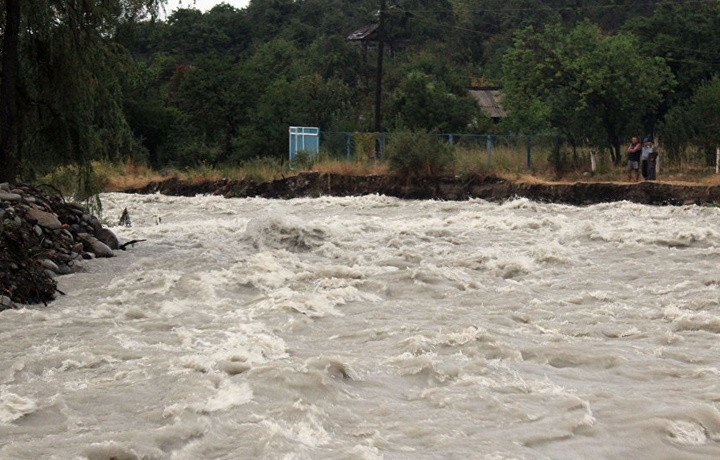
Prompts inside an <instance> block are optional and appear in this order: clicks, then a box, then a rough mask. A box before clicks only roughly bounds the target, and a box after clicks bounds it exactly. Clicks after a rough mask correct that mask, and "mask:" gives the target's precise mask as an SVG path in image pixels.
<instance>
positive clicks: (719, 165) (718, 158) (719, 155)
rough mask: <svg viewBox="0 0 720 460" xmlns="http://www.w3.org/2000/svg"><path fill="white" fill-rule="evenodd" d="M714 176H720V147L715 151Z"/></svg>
mask: <svg viewBox="0 0 720 460" xmlns="http://www.w3.org/2000/svg"><path fill="white" fill-rule="evenodd" d="M715 174H720V146H719V147H718V148H717V149H716V150H715Z"/></svg>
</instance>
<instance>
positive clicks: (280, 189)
mask: <svg viewBox="0 0 720 460" xmlns="http://www.w3.org/2000/svg"><path fill="white" fill-rule="evenodd" d="M128 192H134V193H162V194H166V195H179V196H194V195H197V194H207V195H222V196H225V197H227V198H239V197H264V198H280V199H287V198H296V197H304V196H310V197H317V196H322V195H332V196H357V195H372V194H379V195H387V196H394V197H398V198H403V199H437V200H467V199H470V198H481V199H485V200H489V201H503V200H507V199H512V198H515V197H525V198H528V199H531V200H534V201H541V202H553V203H564V204H571V205H589V204H597V203H606V202H613V201H631V202H634V203H642V204H650V205H688V204H696V205H709V204H720V186H701V185H676V184H666V183H661V182H640V183H635V184H628V183H607V182H578V183H573V184H557V183H539V184H538V183H525V182H516V181H508V180H504V179H501V178H498V177H494V176H485V177H481V176H467V177H432V178H424V179H416V180H412V181H410V180H407V181H405V180H402V179H398V178H396V177H391V176H345V175H340V174H321V173H314V172H313V173H301V174H298V175H296V176H292V177H287V178H284V179H279V180H275V181H272V182H264V183H253V182H248V181H231V180H219V181H209V182H202V183H197V184H190V183H186V182H183V181H181V180H178V179H174V178H173V179H168V180H165V181H162V182H151V183H150V184H148V185H147V186H145V187H142V188H139V189H133V190H128Z"/></svg>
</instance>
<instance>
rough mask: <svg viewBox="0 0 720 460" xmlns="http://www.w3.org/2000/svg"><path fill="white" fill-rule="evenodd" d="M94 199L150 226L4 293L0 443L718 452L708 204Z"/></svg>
mask: <svg viewBox="0 0 720 460" xmlns="http://www.w3.org/2000/svg"><path fill="white" fill-rule="evenodd" d="M103 201H104V213H105V218H106V219H108V220H109V221H110V222H112V221H113V219H116V218H118V217H119V216H120V213H121V212H122V210H123V209H124V208H128V210H129V212H130V215H131V219H132V222H133V226H132V227H129V228H126V227H113V230H115V231H116V232H117V234H118V236H119V238H120V240H121V241H128V240H131V239H145V240H146V241H144V242H142V243H138V244H136V245H135V246H134V247H131V248H128V250H127V251H118V252H117V257H115V258H112V259H102V260H93V261H89V262H88V263H85V264H83V271H81V272H79V273H76V274H73V275H69V276H64V277H61V278H59V281H60V283H61V286H60V288H61V290H63V291H64V292H66V293H67V295H66V296H61V297H59V298H58V300H57V301H56V302H54V303H52V304H51V305H50V306H48V307H47V308H45V307H28V308H25V309H22V310H16V311H6V312H2V313H0V343H2V344H3V347H2V350H0V389H1V390H0V457H2V458H8V459H24V458H110V457H117V458H158V459H164V458H176V459H189V458H228V459H230V458H418V457H422V458H523V459H535V458H574V457H582V458H598V459H600V458H602V459H605V458H658V457H659V456H665V457H666V458H686V457H692V456H693V455H694V456H696V457H699V458H702V457H705V458H714V457H717V456H720V447H718V446H719V444H718V442H719V441H720V422H719V420H720V417H718V415H717V408H716V401H719V400H720V390H719V389H718V386H717V377H718V375H720V358H718V357H719V356H720V344H719V342H718V341H717V335H718V333H720V276H718V274H717V267H718V265H719V264H720V243H719V242H720V233H719V231H718V228H720V210H718V209H715V208H702V207H696V206H688V207H648V206H642V205H637V204H633V203H628V202H621V203H608V204H600V205H593V206H587V207H572V206H564V205H549V204H542V203H535V202H532V201H529V200H527V199H515V200H509V201H506V202H504V203H502V204H494V203H489V202H486V201H483V200H469V201H465V202H434V201H403V200H398V199H396V198H391V197H385V196H378V195H375V196H366V197H341V198H334V197H322V198H319V199H313V198H301V199H294V200H286V201H272V200H265V199H260V198H251V199H233V200H226V199H223V198H221V197H214V196H198V197H193V198H183V197H164V196H161V195H150V196H138V195H123V194H107V195H104V196H103ZM8 440H12V442H10V441H8Z"/></svg>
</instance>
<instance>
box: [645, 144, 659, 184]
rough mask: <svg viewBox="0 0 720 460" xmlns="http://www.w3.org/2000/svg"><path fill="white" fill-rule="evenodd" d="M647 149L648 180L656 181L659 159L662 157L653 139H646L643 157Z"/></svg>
mask: <svg viewBox="0 0 720 460" xmlns="http://www.w3.org/2000/svg"><path fill="white" fill-rule="evenodd" d="M646 149H647V180H655V177H656V174H657V158H658V156H659V155H660V152H658V149H657V147H655V146H654V145H653V141H652V139H649V138H647V137H646V138H645V146H644V147H643V155H644V154H645V150H646Z"/></svg>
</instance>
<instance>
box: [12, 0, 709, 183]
mask: <svg viewBox="0 0 720 460" xmlns="http://www.w3.org/2000/svg"><path fill="white" fill-rule="evenodd" d="M159 3H162V1H161V0H39V1H38V0H32V1H31V0H4V4H3V8H2V10H0V21H1V22H2V24H3V27H2V28H0V40H1V41H0V42H1V43H2V49H1V51H2V62H1V65H2V74H0V76H1V77H2V79H1V80H0V100H1V103H0V108H1V109H2V110H1V111H0V128H2V129H1V130H0V141H1V145H0V181H1V180H12V179H15V178H17V177H20V178H23V179H27V178H30V177H32V176H33V175H37V174H40V173H43V172H44V171H46V170H48V169H49V168H53V167H55V166H56V165H58V164H62V163H71V162H80V163H82V162H83V161H86V160H88V159H98V158H103V159H106V158H109V159H113V158H115V159H118V158H128V157H132V158H134V159H140V160H144V161H147V162H148V163H150V164H151V165H153V166H154V167H158V168H162V167H166V166H186V165H188V166H190V165H199V164H242V163H244V162H248V161H255V160H256V159H257V158H283V157H284V156H285V155H286V150H287V127H288V125H306V126H320V127H321V128H322V129H323V130H324V131H372V129H373V120H374V103H375V72H376V68H375V67H376V57H377V54H376V49H375V47H374V46H372V44H371V46H369V47H364V46H363V45H362V44H359V43H351V42H349V41H348V40H346V37H348V35H350V34H351V33H352V32H353V31H355V30H357V29H360V28H362V27H364V26H367V25H369V24H373V23H375V22H377V10H378V6H379V2H378V1H376V0H372V1H371V0H358V1H353V2H347V1H343V0H251V1H250V3H249V5H248V6H247V7H246V8H244V9H236V8H233V7H231V6H229V5H219V6H216V7H215V8H213V9H211V10H210V11H208V12H205V13H202V12H200V11H197V10H194V9H179V10H177V11H173V12H170V14H169V15H168V16H167V17H166V18H162V19H160V18H158V17H157V16H155V15H154V12H156V8H157V7H158V4H159ZM387 5H388V6H387V10H386V11H385V14H386V21H385V23H386V36H387V43H388V46H387V48H386V49H387V52H388V54H387V56H386V59H385V66H384V72H383V117H382V119H383V120H384V124H383V130H387V131H411V132H431V131H433V130H434V131H436V132H465V133H485V132H489V131H492V132H507V131H510V130H512V131H518V132H524V133H537V132H539V131H545V132H550V133H555V134H557V135H558V136H561V137H562V138H563V139H564V140H565V141H566V142H568V143H570V144H571V145H573V146H575V145H577V144H579V143H583V142H590V143H592V144H593V145H594V146H596V147H597V148H599V149H605V150H607V151H609V152H610V153H611V155H612V158H613V160H614V161H616V162H618V161H620V160H621V157H622V153H621V148H620V145H621V142H624V140H625V139H626V138H627V137H628V136H630V135H638V136H646V135H659V136H660V137H661V138H662V136H663V135H665V134H667V137H668V139H672V142H673V145H674V146H675V147H676V149H677V150H680V149H682V147H683V146H684V145H688V144H693V145H697V144H698V143H701V144H703V145H708V146H709V145H711V144H713V143H715V142H718V141H716V140H715V139H714V138H713V137H712V136H711V135H710V134H709V133H713V132H720V129H718V128H720V126H719V125H720V120H718V121H716V118H717V117H705V116H703V113H704V112H703V111H705V110H710V108H714V107H715V105H717V97H718V96H717V91H716V90H715V89H714V88H715V87H717V71H718V65H719V64H720V42H719V40H720V38H718V35H717V34H716V33H715V31H716V30H718V28H719V26H720V5H719V4H718V2H717V1H716V0H707V1H701V2H679V1H669V2H665V3H660V2H655V1H648V0H602V1H600V0H573V1H569V0H541V1H530V0H503V1H500V0H489V1H486V2H475V1H470V0H439V1H438V0H433V1H430V0H396V1H394V2H387ZM478 85H491V86H503V87H504V92H505V95H506V105H507V108H508V109H510V112H511V113H510V117H509V119H507V120H504V121H502V122H501V123H500V124H499V125H498V124H493V123H491V121H490V120H489V119H488V118H487V117H486V116H485V115H483V114H482V113H480V111H479V110H478V106H477V104H476V103H475V101H474V99H473V98H472V97H471V96H470V95H469V93H468V91H467V88H468V87H470V86H478ZM713 104H714V105H713ZM695 120H702V122H703V123H702V126H700V125H698V122H696V121H695ZM708 148H710V147H708ZM15 168H19V170H16V169H15ZM16 173H17V174H19V176H16Z"/></svg>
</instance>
